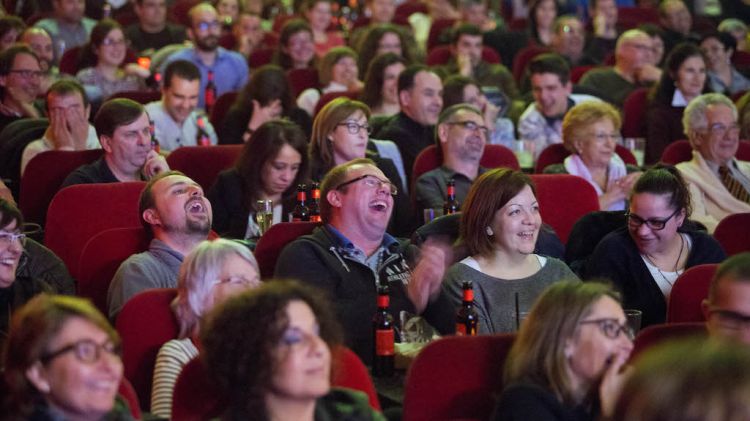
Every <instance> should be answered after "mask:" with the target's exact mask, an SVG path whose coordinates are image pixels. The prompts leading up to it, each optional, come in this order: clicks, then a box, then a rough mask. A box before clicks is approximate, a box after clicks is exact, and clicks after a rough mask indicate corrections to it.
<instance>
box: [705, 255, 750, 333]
mask: <svg viewBox="0 0 750 421" xmlns="http://www.w3.org/2000/svg"><path fill="white" fill-rule="evenodd" d="M702 308H703V315H704V316H705V317H706V328H707V329H708V334H709V335H711V336H717V337H722V338H728V339H733V340H737V341H739V342H742V343H745V344H747V345H750V253H740V254H738V255H735V256H732V257H730V258H728V259H727V260H725V261H724V262H723V263H722V264H721V265H719V268H718V269H717V270H716V274H715V275H714V278H713V280H711V287H710V289H709V290H708V298H707V299H705V300H703V303H702Z"/></svg>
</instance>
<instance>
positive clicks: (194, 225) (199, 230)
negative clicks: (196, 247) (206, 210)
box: [164, 219, 211, 237]
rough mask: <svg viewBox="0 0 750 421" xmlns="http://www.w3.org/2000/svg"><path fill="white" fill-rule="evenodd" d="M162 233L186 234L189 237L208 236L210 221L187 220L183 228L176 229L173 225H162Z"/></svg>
mask: <svg viewBox="0 0 750 421" xmlns="http://www.w3.org/2000/svg"><path fill="white" fill-rule="evenodd" d="M164 231H166V232H168V233H180V234H187V235H189V236H203V237H206V236H208V233H209V232H210V231H211V220H210V219H205V220H199V221H195V220H191V219H187V220H186V221H185V226H184V227H176V226H174V225H169V224H167V225H164Z"/></svg>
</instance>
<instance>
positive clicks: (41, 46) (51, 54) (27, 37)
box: [19, 26, 55, 72]
mask: <svg viewBox="0 0 750 421" xmlns="http://www.w3.org/2000/svg"><path fill="white" fill-rule="evenodd" d="M19 42H22V43H24V44H26V45H28V46H29V48H31V50H32V51H33V52H34V54H36V56H37V57H38V58H39V67H41V68H42V71H45V72H46V71H48V70H49V69H50V67H52V66H53V64H54V60H55V51H54V49H53V48H52V38H51V37H50V36H49V34H48V33H47V31H45V30H44V29H42V28H37V27H33V26H32V27H29V28H26V30H25V31H23V34H21V37H20V38H19Z"/></svg>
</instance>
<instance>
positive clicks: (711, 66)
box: [701, 32, 750, 96]
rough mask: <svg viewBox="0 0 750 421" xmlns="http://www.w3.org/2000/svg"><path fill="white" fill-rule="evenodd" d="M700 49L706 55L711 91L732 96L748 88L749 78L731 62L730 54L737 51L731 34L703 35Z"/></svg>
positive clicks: (749, 85) (749, 84) (749, 87)
mask: <svg viewBox="0 0 750 421" xmlns="http://www.w3.org/2000/svg"><path fill="white" fill-rule="evenodd" d="M701 50H703V54H705V55H706V62H707V64H708V80H709V86H710V87H711V91H713V92H717V93H721V94H725V95H729V96H732V95H734V94H737V93H740V92H744V91H747V90H748V89H750V79H748V78H746V77H745V76H744V75H742V73H740V72H738V71H737V69H736V68H735V67H734V65H733V64H732V56H733V55H734V52H735V51H737V40H736V39H735V38H734V37H733V36H732V35H730V34H728V33H726V32H714V33H710V34H708V35H705V36H704V37H703V39H702V40H701Z"/></svg>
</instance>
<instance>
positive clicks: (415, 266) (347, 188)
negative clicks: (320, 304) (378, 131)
mask: <svg viewBox="0 0 750 421" xmlns="http://www.w3.org/2000/svg"><path fill="white" fill-rule="evenodd" d="M396 192H397V188H396V186H394V185H393V184H392V183H391V182H390V181H389V180H387V179H386V178H385V176H384V175H383V173H382V172H381V171H380V170H379V169H378V168H377V167H376V166H375V165H374V163H373V162H372V161H371V160H369V159H366V158H362V159H355V160H353V161H350V162H348V163H345V164H342V165H339V166H337V167H335V168H333V169H332V170H331V171H330V172H329V173H328V174H327V175H326V177H325V178H324V179H323V183H322V185H321V199H322V200H321V202H320V216H321V219H322V221H323V224H324V225H323V226H322V227H318V228H316V229H315V231H313V233H312V234H311V235H307V236H304V237H301V238H299V239H297V240H295V241H294V242H292V243H291V244H289V245H288V246H287V247H286V248H284V250H283V251H282V252H281V255H280V256H279V259H278V261H277V264H276V272H275V276H276V277H278V278H291V279H299V280H300V281H302V282H306V283H310V284H312V285H315V286H317V287H319V288H321V289H322V290H323V291H325V292H326V293H327V294H328V297H329V298H330V299H331V302H332V303H334V306H335V309H336V312H337V315H338V319H339V322H340V323H341V324H342V326H343V327H344V332H345V335H346V343H347V345H348V346H350V347H351V348H352V349H353V350H354V352H356V353H357V355H358V356H359V357H360V358H361V359H362V360H363V361H364V362H365V363H367V364H369V363H370V362H371V361H372V349H373V333H372V329H371V327H372V316H373V315H374V314H375V311H376V298H377V287H378V286H381V285H387V286H388V287H389V289H390V306H389V308H388V310H389V312H390V313H391V315H393V316H394V320H400V318H399V316H400V313H401V312H402V311H406V312H409V313H411V314H418V315H422V316H423V317H424V318H425V319H426V320H427V322H428V323H430V324H431V325H432V326H434V327H436V328H437V329H438V330H439V331H441V332H442V333H448V332H450V331H451V330H452V329H453V313H454V309H453V307H452V306H451V304H450V302H449V301H448V300H447V298H446V297H445V295H444V294H443V292H442V290H441V287H440V285H441V281H442V278H443V274H444V272H445V266H446V259H447V257H448V256H447V253H448V252H447V251H445V250H444V249H443V248H441V247H439V246H438V245H436V244H431V243H426V245H424V246H423V247H422V249H421V258H420V259H417V260H416V263H415V260H414V259H413V257H414V254H415V251H416V249H415V248H414V247H411V246H407V245H404V244H402V243H400V242H399V241H398V240H396V239H395V238H393V237H391V236H390V235H388V234H386V232H385V230H386V227H387V226H388V221H389V219H390V216H391V212H392V211H393V195H395V194H396Z"/></svg>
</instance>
